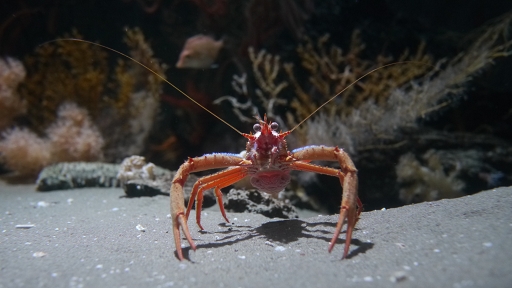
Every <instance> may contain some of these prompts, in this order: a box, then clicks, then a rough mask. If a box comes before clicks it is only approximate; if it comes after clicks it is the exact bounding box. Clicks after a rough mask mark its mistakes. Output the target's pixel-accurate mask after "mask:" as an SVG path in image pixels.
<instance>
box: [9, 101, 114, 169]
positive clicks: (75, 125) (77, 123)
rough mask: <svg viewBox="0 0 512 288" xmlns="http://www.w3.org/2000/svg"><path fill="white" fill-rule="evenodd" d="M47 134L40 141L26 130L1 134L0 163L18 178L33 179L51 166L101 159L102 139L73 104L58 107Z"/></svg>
mask: <svg viewBox="0 0 512 288" xmlns="http://www.w3.org/2000/svg"><path fill="white" fill-rule="evenodd" d="M46 134H47V137H46V138H41V137H39V136H38V135H36V134H35V133H34V132H31V131H29V130H28V129H26V128H14V129H11V130H9V131H7V132H4V133H3V134H2V136H3V140H1V141H0V162H3V163H4V165H5V166H6V167H7V168H9V169H10V170H13V171H15V172H17V174H18V176H33V175H37V173H39V171H40V170H41V169H42V168H44V167H45V166H47V165H50V164H54V163H58V162H73V161H96V160H101V159H102V158H103V152H102V149H103V145H104V140H103V137H102V136H101V134H100V132H99V131H98V129H97V128H96V126H94V124H93V123H92V121H91V119H90V118H89V114H88V113H87V110H85V109H83V108H80V107H78V106H77V105H76V104H74V103H65V104H63V105H61V106H60V107H59V110H58V118H57V120H56V121H55V123H53V124H52V125H51V126H50V127H49V128H48V129H47V130H46Z"/></svg>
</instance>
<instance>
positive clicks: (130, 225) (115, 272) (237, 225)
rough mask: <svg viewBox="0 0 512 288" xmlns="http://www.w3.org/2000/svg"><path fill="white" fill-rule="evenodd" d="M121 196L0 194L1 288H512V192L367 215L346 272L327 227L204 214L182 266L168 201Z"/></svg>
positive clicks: (21, 190) (117, 192)
mask: <svg viewBox="0 0 512 288" xmlns="http://www.w3.org/2000/svg"><path fill="white" fill-rule="evenodd" d="M123 195H124V192H123V190H121V189H112V188H111V189H103V188H94V189H75V190H64V191H55V192H36V191H35V186H34V185H7V184H5V183H3V182H2V183H0V248H1V249H0V287H271V286H278V287H454V288H459V287H512V189H511V188H497V189H493V190H489V191H484V192H481V193H478V194H475V195H473V196H466V197H463V198H459V199H452V200H441V201H437V202H429V203H422V204H417V205H410V206H406V207H402V208H397V209H388V210H385V211H372V212H363V213H362V215H361V219H360V221H359V222H358V225H357V230H356V231H355V232H354V235H353V245H352V246H351V254H350V256H349V258H348V259H345V260H341V255H342V253H343V252H342V251H343V246H344V244H343V243H344V237H345V234H344V233H343V234H342V235H341V236H340V240H339V241H338V244H337V246H336V247H335V249H334V251H333V253H331V254H329V253H328V252H327V246H328V242H329V240H330V238H331V234H332V232H333V230H334V225H335V223H336V221H337V217H336V216H335V215H332V216H317V217H312V218H307V219H296V220H280V219H268V218H266V217H263V216H261V215H255V214H237V213H228V217H229V218H230V219H231V220H232V224H225V223H224V221H223V219H222V217H221V215H220V213H219V212H218V211H217V210H216V209H215V208H214V209H211V208H210V209H208V210H207V211H205V212H203V215H202V219H203V220H202V224H203V226H204V227H205V229H207V231H206V232H200V231H199V230H198V229H197V226H196V224H195V223H194V222H195V221H192V219H191V221H189V225H190V227H191V230H192V236H193V237H194V239H195V240H196V244H197V245H198V249H197V251H196V252H194V251H191V250H190V251H189V249H188V248H187V247H188V244H187V245H185V246H186V248H184V251H185V255H186V256H187V257H188V258H189V259H188V260H186V261H183V262H180V261H178V259H177V258H176V255H175V250H174V247H173V246H174V242H173V239H172V234H171V233H170V219H169V218H168V214H169V198H168V197H166V196H156V197H142V198H125V197H123ZM27 224H31V225H34V226H33V227H32V228H16V225H27ZM137 225H141V226H142V227H144V228H145V231H140V230H138V229H137V228H136V227H137ZM139 228H140V226H139Z"/></svg>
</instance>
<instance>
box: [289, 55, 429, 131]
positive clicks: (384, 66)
mask: <svg viewBox="0 0 512 288" xmlns="http://www.w3.org/2000/svg"><path fill="white" fill-rule="evenodd" d="M404 63H417V64H423V65H430V64H427V63H423V62H418V61H400V62H394V63H389V64H386V65H383V66H380V67H378V68H375V69H372V70H370V71H369V72H367V73H365V74H364V75H363V76H361V77H359V78H357V79H356V80H355V81H354V82H352V83H350V84H349V85H348V86H347V87H345V88H343V90H341V91H340V92H338V93H336V95H334V96H332V97H331V98H330V99H329V100H327V101H326V102H325V103H324V104H322V105H320V106H318V108H316V109H315V111H313V112H311V114H309V116H307V117H306V118H304V119H302V121H300V122H299V124H297V125H295V127H293V128H292V129H291V130H290V132H292V131H293V130H295V129H296V128H297V127H299V126H300V125H301V124H302V123H304V122H305V121H306V120H308V119H309V118H310V117H311V116H313V114H315V113H316V112H317V111H318V110H320V109H321V108H322V107H324V106H325V105H327V104H328V103H329V102H331V101H332V100H334V98H336V97H338V96H339V95H341V93H343V92H345V91H346V90H347V89H348V88H350V87H352V86H354V85H355V84H356V83H357V82H359V80H361V79H363V78H364V77H366V76H368V75H370V74H372V73H373V72H375V71H377V70H380V69H383V68H386V67H389V66H393V65H398V64H404ZM430 66H432V65H430ZM432 67H434V66H432Z"/></svg>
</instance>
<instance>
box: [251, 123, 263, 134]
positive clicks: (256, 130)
mask: <svg viewBox="0 0 512 288" xmlns="http://www.w3.org/2000/svg"><path fill="white" fill-rule="evenodd" d="M252 129H254V132H260V131H261V125H260V124H254V126H252Z"/></svg>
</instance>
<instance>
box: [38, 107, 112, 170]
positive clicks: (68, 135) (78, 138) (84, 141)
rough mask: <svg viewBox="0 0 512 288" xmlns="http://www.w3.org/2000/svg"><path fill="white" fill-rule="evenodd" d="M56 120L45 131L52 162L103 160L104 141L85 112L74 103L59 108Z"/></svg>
mask: <svg viewBox="0 0 512 288" xmlns="http://www.w3.org/2000/svg"><path fill="white" fill-rule="evenodd" d="M57 115H58V116H57V117H58V118H57V120H56V122H55V123H54V124H52V125H51V126H50V127H49V128H48V129H47V130H46V134H47V135H48V138H49V141H50V145H51V147H52V160H53V162H72V161H95V160H100V159H102V158H103V152H102V149H103V145H104V140H103V137H102V136H101V134H100V132H99V131H98V129H97V128H96V126H95V125H94V124H93V123H92V121H91V119H90V118H89V114H88V113H87V110H85V109H83V108H80V107H78V106H77V105H76V104H75V103H64V104H62V105H61V106H60V107H59V110H58V112H57Z"/></svg>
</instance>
